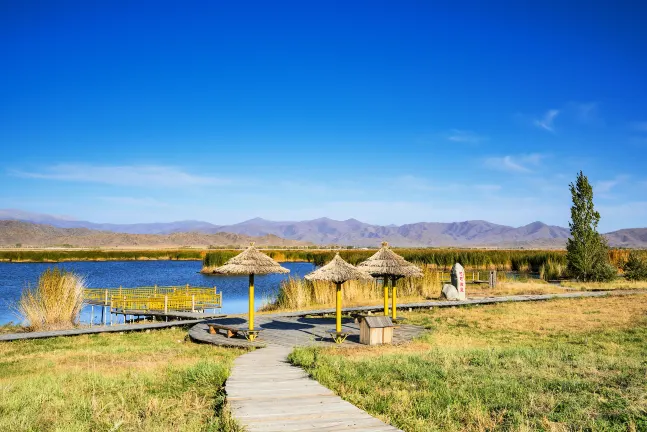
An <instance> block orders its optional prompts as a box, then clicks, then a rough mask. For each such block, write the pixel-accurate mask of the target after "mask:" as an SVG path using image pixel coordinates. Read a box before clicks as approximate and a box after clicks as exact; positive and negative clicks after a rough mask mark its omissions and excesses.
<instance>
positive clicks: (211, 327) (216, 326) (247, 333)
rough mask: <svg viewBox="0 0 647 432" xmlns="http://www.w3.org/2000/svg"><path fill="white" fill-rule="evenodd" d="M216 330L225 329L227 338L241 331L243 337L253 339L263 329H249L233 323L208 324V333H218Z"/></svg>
mask: <svg viewBox="0 0 647 432" xmlns="http://www.w3.org/2000/svg"><path fill="white" fill-rule="evenodd" d="M218 330H225V331H226V332H227V338H232V337H234V336H238V333H242V334H243V336H245V339H249V340H254V339H255V338H256V336H257V335H258V334H259V333H260V332H261V330H263V329H260V328H255V329H251V330H250V329H248V328H241V327H238V326H233V325H224V324H209V333H210V334H218ZM250 336H251V337H250Z"/></svg>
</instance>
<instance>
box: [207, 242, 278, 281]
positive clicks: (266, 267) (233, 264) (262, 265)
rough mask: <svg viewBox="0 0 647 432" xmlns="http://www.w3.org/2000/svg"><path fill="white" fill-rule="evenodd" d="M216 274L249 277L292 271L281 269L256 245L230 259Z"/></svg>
mask: <svg viewBox="0 0 647 432" xmlns="http://www.w3.org/2000/svg"><path fill="white" fill-rule="evenodd" d="M213 272H214V273H216V274H228V275H248V274H258V275H263V274H269V273H290V270H288V269H286V268H285V267H281V265H280V264H279V263H277V262H276V261H274V260H273V259H272V258H270V257H269V256H267V255H265V254H264V253H262V252H261V251H259V250H258V249H256V247H255V246H254V243H252V244H251V245H249V247H248V248H247V249H245V250H244V251H243V252H241V253H239V254H238V255H236V256H235V257H233V258H231V259H229V260H228V261H227V262H226V263H225V264H224V265H222V266H220V267H217V268H216V269H215V270H214V271H213Z"/></svg>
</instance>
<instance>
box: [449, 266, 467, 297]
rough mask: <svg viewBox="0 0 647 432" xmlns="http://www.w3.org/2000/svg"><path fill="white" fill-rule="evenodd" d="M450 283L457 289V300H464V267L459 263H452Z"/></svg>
mask: <svg viewBox="0 0 647 432" xmlns="http://www.w3.org/2000/svg"><path fill="white" fill-rule="evenodd" d="M451 275H452V276H451V277H452V285H454V286H455V287H456V289H457V290H458V300H465V299H466V296H465V269H464V268H463V266H462V265H460V264H459V263H456V264H454V266H453V267H452V271H451Z"/></svg>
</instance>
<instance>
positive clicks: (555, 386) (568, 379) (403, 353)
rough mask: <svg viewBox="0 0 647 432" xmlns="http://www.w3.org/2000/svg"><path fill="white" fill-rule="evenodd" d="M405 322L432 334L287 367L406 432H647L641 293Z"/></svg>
mask: <svg viewBox="0 0 647 432" xmlns="http://www.w3.org/2000/svg"><path fill="white" fill-rule="evenodd" d="M406 316H407V318H408V319H409V321H410V322H411V323H414V324H420V325H424V326H425V327H427V328H428V329H429V330H430V332H429V333H428V334H427V335H425V336H423V337H422V338H421V339H420V340H419V341H417V342H414V343H411V344H408V345H404V346H400V347H396V346H384V347H366V348H361V349H357V350H338V349H312V348H301V349H298V350H296V351H295V352H294V353H293V354H292V356H291V360H292V361H293V362H294V363H295V364H298V365H301V366H303V367H304V368H306V370H307V371H309V373H311V374H312V375H313V377H314V378H316V379H317V380H319V381H320V382H321V383H322V384H324V385H326V386H328V387H330V388H331V389H333V390H334V391H336V392H337V393H338V394H340V395H341V396H342V397H343V398H344V399H346V400H348V401H350V402H351V403H353V404H355V405H357V406H359V407H360V408H362V409H365V410H367V411H368V412H370V413H371V414H373V415H376V416H378V417H379V418H381V419H383V420H385V421H387V422H389V423H391V424H393V425H395V426H397V427H399V428H401V429H403V430H405V431H434V430H438V431H440V430H443V431H444V430H449V431H462V430H470V431H485V430H506V431H507V430H515V431H531V430H551V431H562V430H563V431H567V430H568V431H570V430H590V431H598V430H599V431H602V430H604V431H645V430H647V296H646V295H635V296H630V297H608V298H599V299H578V300H553V301H548V302H542V303H527V304H524V303H516V304H500V305H491V306H481V307H471V308H451V309H436V310H433V311H425V312H414V313H408V314H406Z"/></svg>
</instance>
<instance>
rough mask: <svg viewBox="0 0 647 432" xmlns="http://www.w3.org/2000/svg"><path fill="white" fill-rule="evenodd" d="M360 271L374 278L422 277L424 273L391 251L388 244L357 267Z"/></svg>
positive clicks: (383, 244)
mask: <svg viewBox="0 0 647 432" xmlns="http://www.w3.org/2000/svg"><path fill="white" fill-rule="evenodd" d="M357 267H358V268H359V269H362V270H364V271H365V272H367V273H369V274H371V275H373V276H396V277H398V276H399V277H422V276H423V273H422V270H420V267H418V266H417V265H415V264H411V263H410V262H409V261H407V260H405V259H404V258H402V257H401V256H400V255H398V254H397V253H395V252H393V251H392V250H391V249H389V244H388V243H387V242H383V243H382V248H381V249H380V250H379V251H377V252H376V253H375V254H373V256H371V257H370V258H369V259H367V260H366V261H364V262H361V263H359V264H358V265H357Z"/></svg>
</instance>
